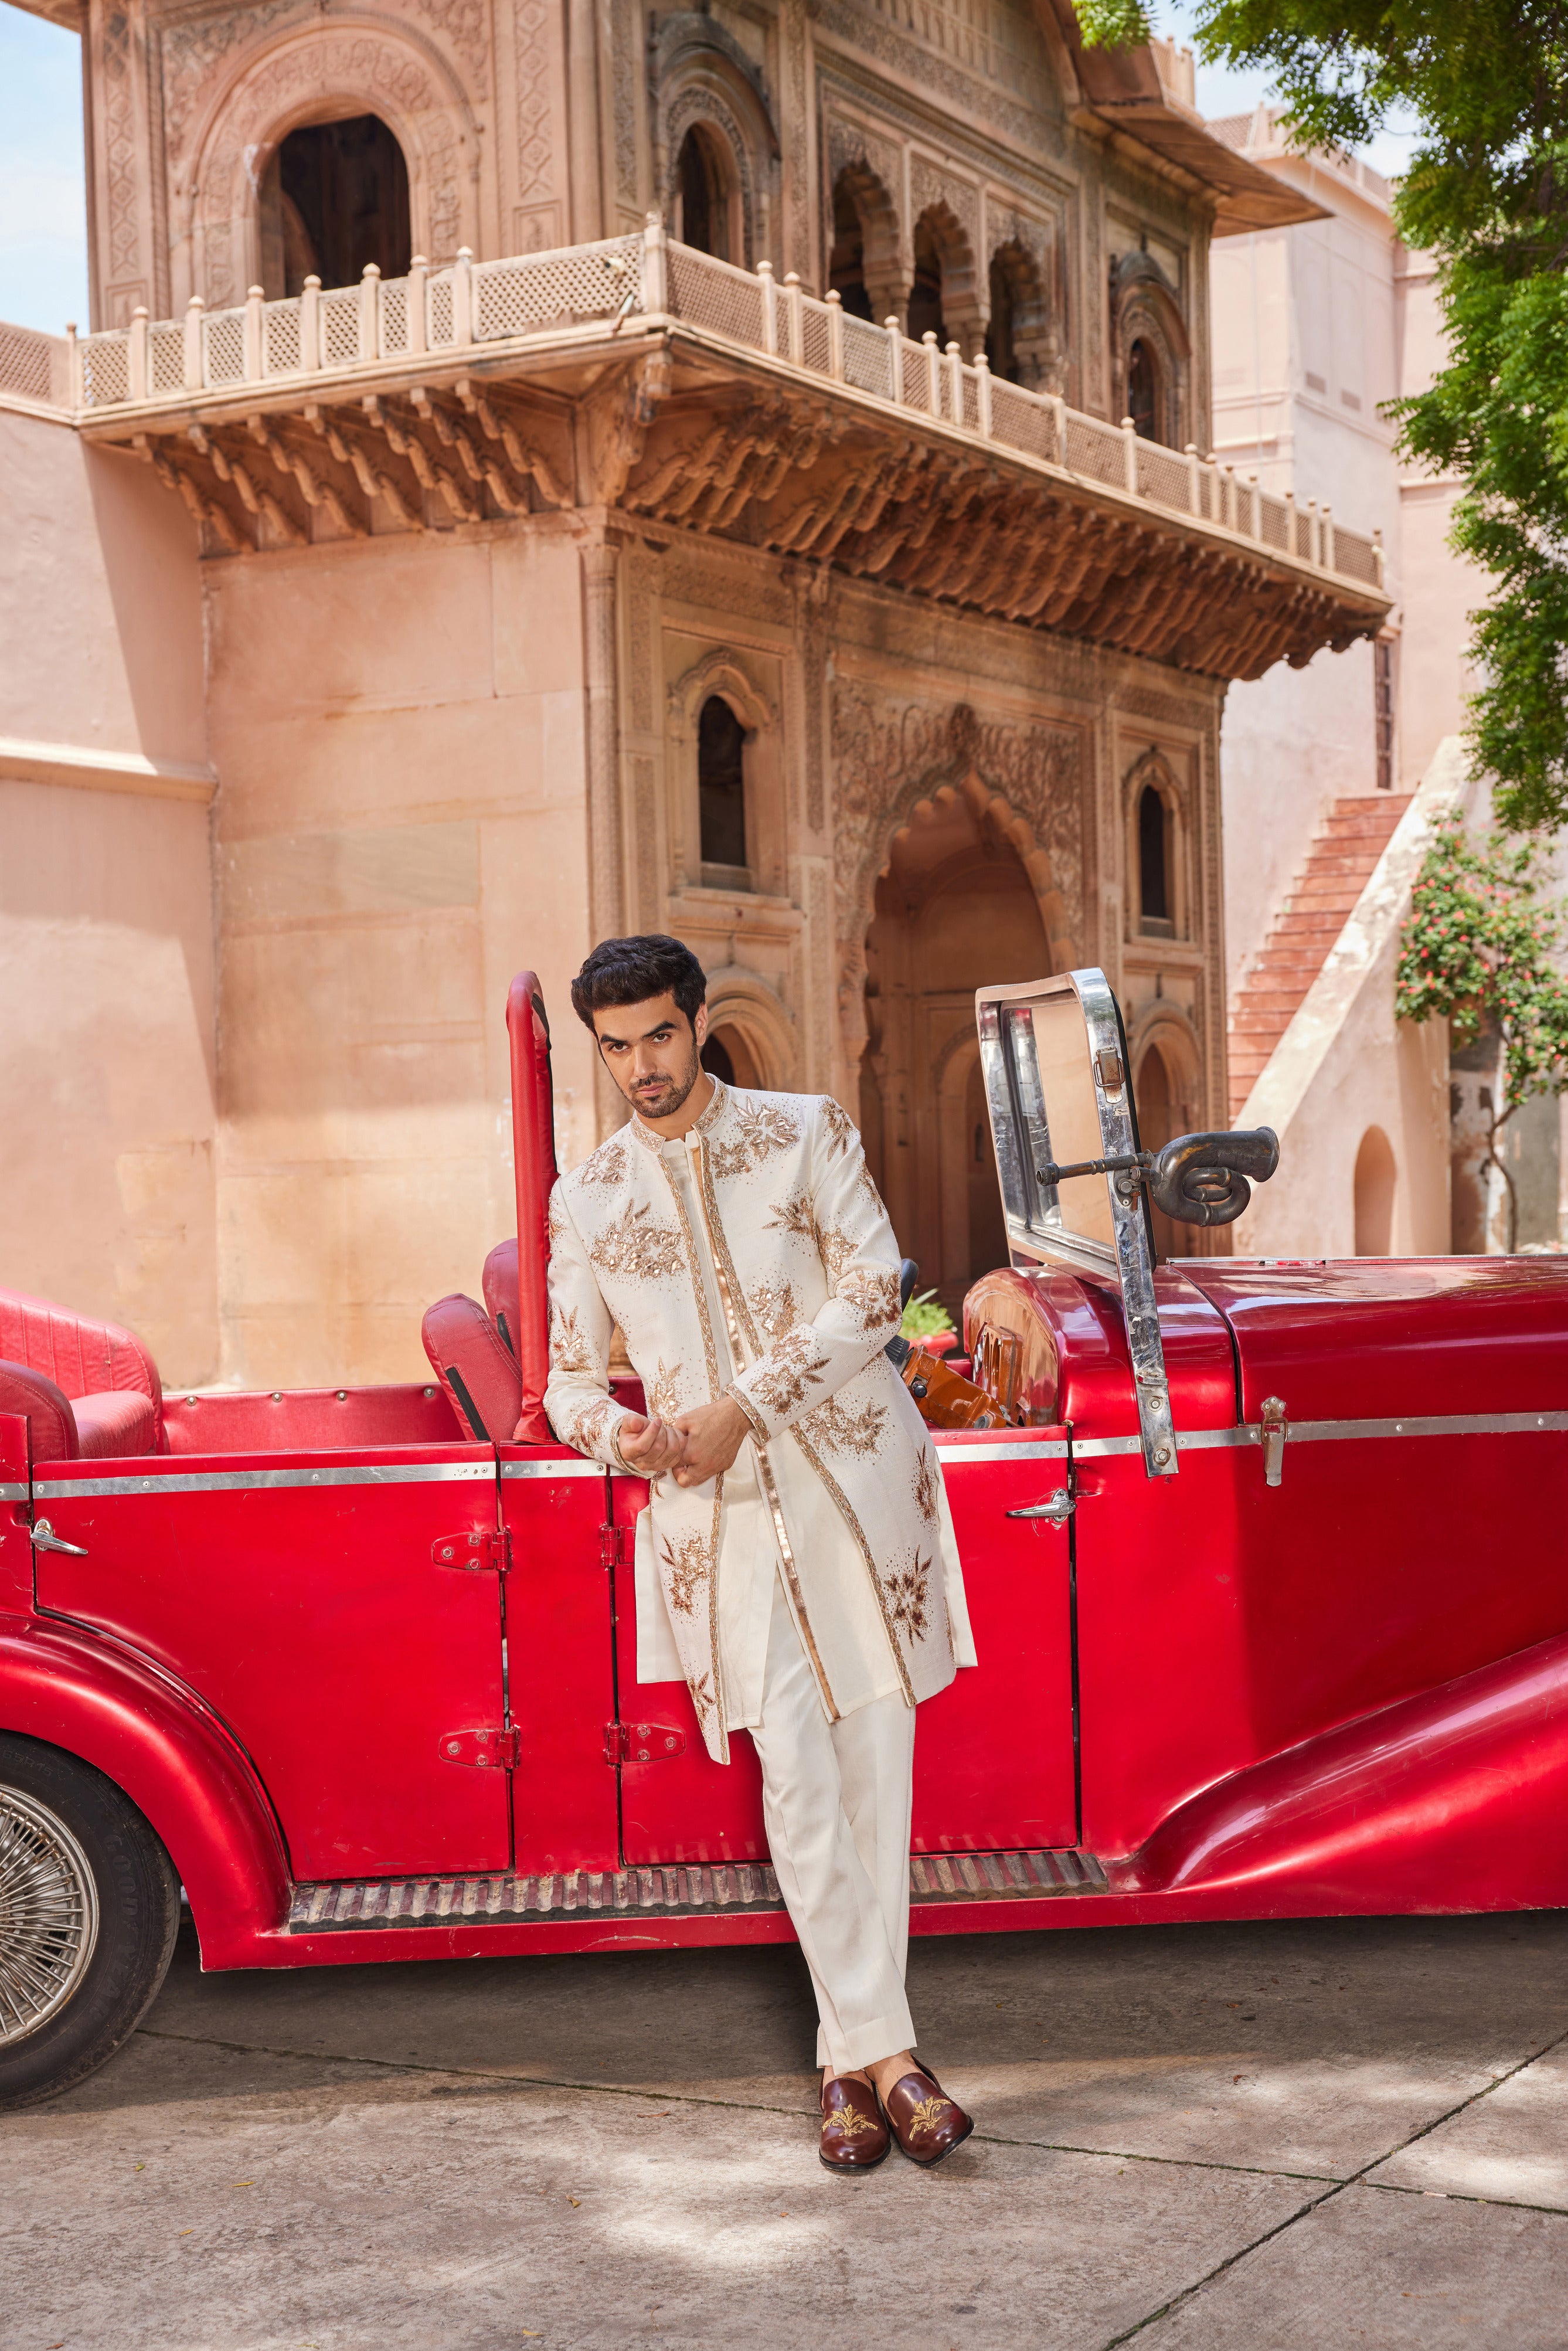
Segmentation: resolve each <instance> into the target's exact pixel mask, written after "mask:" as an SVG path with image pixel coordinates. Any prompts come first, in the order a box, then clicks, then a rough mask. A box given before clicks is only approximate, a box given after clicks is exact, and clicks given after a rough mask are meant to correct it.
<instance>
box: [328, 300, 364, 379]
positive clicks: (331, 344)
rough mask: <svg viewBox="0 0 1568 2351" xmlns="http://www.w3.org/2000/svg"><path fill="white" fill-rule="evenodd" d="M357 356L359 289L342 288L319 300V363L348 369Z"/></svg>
mask: <svg viewBox="0 0 1568 2351" xmlns="http://www.w3.org/2000/svg"><path fill="white" fill-rule="evenodd" d="M359 356H360V289H359V287H357V286H350V287H344V288H342V289H341V290H340V291H339V292H337V293H333V294H323V295H322V297H321V364H322V366H323V367H329V368H340V367H352V366H353V364H354V362H355V360H357V359H358V358H359Z"/></svg>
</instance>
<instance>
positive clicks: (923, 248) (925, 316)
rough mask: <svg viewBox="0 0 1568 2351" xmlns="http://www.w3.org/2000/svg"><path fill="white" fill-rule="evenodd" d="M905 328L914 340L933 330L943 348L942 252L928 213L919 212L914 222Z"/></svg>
mask: <svg viewBox="0 0 1568 2351" xmlns="http://www.w3.org/2000/svg"><path fill="white" fill-rule="evenodd" d="M909 331H910V334H911V335H912V336H913V338H914V340H915V341H916V342H918V341H919V340H920V339H921V337H922V336H923V335H925V334H935V336H936V340H937V343H938V344H939V345H940V346H941V347H942V348H943V349H944V350H946V344H947V327H946V320H945V319H944V318H943V316H942V256H941V255H940V253H939V252H938V251H937V249H936V232H935V231H934V229H933V228H932V225H931V216H930V214H928V213H922V214H921V216H920V218H919V219H918V220H917V221H916V222H915V283H914V285H913V286H912V287H910V289H909Z"/></svg>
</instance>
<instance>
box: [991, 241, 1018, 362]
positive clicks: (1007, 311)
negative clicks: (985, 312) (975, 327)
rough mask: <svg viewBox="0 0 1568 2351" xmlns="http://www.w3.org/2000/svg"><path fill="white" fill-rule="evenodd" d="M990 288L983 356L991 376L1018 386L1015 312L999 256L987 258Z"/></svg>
mask: <svg viewBox="0 0 1568 2351" xmlns="http://www.w3.org/2000/svg"><path fill="white" fill-rule="evenodd" d="M990 287H991V316H990V321H989V323H988V326H987V328H986V357H987V359H988V360H989V361H990V366H991V373H992V374H993V375H999V376H1002V377H1004V378H1005V380H1006V381H1008V382H1009V383H1021V382H1022V381H1023V375H1022V372H1021V370H1020V368H1019V355H1018V346H1017V343H1016V341H1015V340H1014V327H1015V323H1016V313H1015V305H1014V302H1013V281H1012V273H1011V271H1010V270H1009V268H1008V266H1007V264H1006V262H1005V261H1004V260H1003V258H1002V256H1001V255H1000V254H999V253H993V254H992V256H991V270H990Z"/></svg>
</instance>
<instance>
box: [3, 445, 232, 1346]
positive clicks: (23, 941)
mask: <svg viewBox="0 0 1568 2351" xmlns="http://www.w3.org/2000/svg"><path fill="white" fill-rule="evenodd" d="M201 686H202V629H201V593H200V586H199V581H198V578H197V563H196V549H195V542H194V537H193V532H192V529H191V527H190V524H189V522H188V520H187V518H186V517H185V515H184V513H183V509H181V508H180V507H178V506H177V505H176V504H175V503H174V502H173V501H172V499H171V498H170V497H169V496H168V495H167V493H166V492H164V491H163V490H162V489H161V488H160V487H159V486H158V485H157V483H156V482H155V481H153V479H152V475H151V474H150V473H149V472H148V471H147V469H146V468H145V467H143V466H141V465H137V464H135V463H134V462H131V461H128V460H126V459H125V458H123V457H111V456H108V455H103V454H100V453H99V452H96V451H94V450H91V449H89V448H87V447H86V446H84V444H82V443H81V442H80V441H79V440H78V436H77V434H75V433H74V432H72V431H71V430H70V429H69V428H68V427H67V426H64V425H60V424H54V423H47V422H46V421H44V420H43V419H41V418H37V417H31V416H26V415H19V414H16V413H10V412H0V734H3V735H4V736H5V738H6V740H7V742H8V743H9V744H10V745H12V746H15V744H16V743H17V742H18V741H20V742H36V743H41V744H45V745H49V746H55V747H62V748H66V749H75V750H78V751H83V752H87V753H89V754H90V755H93V756H97V757H103V756H106V755H110V756H111V755H114V754H125V753H131V754H136V753H141V754H142V755H143V756H145V757H148V758H152V759H155V760H172V761H174V762H176V763H179V764H183V765H185V766H189V767H195V766H199V765H200V764H201V762H202V761H203V760H204V758H205V734H204V716H203V707H202V692H201ZM8 764H9V766H10V767H11V769H12V773H11V776H10V778H9V779H7V780H4V781H0V1101H3V1102H4V1103H5V1116H4V1118H0V1198H3V1199H4V1201H5V1219H4V1225H3V1227H0V1281H4V1282H5V1283H8V1284H10V1285H12V1286H15V1287H16V1288H19V1289H24V1290H32V1291H34V1292H36V1293H37V1294H41V1295H42V1296H45V1297H48V1298H54V1299H57V1300H58V1301H61V1302H62V1303H63V1304H66V1305H69V1306H74V1307H77V1308H78V1309H79V1310H81V1311H84V1312H88V1313H92V1314H101V1315H105V1316H107V1317H109V1318H110V1319H111V1320H113V1321H116V1322H126V1323H129V1324H131V1326H132V1328H134V1329H136V1330H138V1331H139V1332H141V1336H142V1337H143V1338H144V1339H145V1340H146V1342H147V1343H148V1344H149V1346H150V1347H151V1348H152V1353H153V1354H154V1356H155V1357H156V1359H157V1360H158V1362H159V1364H160V1366H161V1368H162V1372H163V1374H164V1377H165V1380H166V1381H167V1382H168V1384H170V1385H172V1386H175V1387H179V1386H185V1385H189V1384H193V1383H194V1382H198V1381H201V1380H204V1379H206V1378H208V1377H210V1376H211V1374H212V1372H213V1370H214V1366H215V1364H216V1360H217V1325H216V1283H215V1270H214V1243H213V1135H214V1019H213V925H212V881H211V858H210V852H209V843H208V811H207V809H206V807H205V806H204V804H203V803H202V802H201V801H200V800H196V801H193V800H189V799H164V798H160V797H157V796H156V795H155V794H152V793H149V792H146V791H141V790H134V791H123V792H122V791H109V790H101V789H80V788H78V787H77V786H74V785H66V784H62V783H60V782H58V781H57V780H52V779H50V778H48V776H47V770H46V771H44V772H41V773H40V775H39V776H38V777H37V778H32V777H29V776H27V775H26V773H25V772H19V770H24V769H25V767H26V761H25V759H22V760H19V759H18V758H16V754H15V752H14V751H13V754H12V757H11V758H10V760H9V762H8Z"/></svg>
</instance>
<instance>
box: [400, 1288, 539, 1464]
mask: <svg viewBox="0 0 1568 2351" xmlns="http://www.w3.org/2000/svg"><path fill="white" fill-rule="evenodd" d="M419 1335H420V1337H421V1338H422V1339H423V1341H424V1352H425V1353H426V1354H427V1355H428V1356H429V1358H430V1367H431V1369H432V1371H433V1372H434V1374H435V1376H436V1378H437V1379H438V1380H439V1381H440V1382H441V1384H442V1387H443V1388H444V1391H445V1394H446V1400H447V1402H448V1404H450V1405H451V1406H452V1409H453V1411H454V1412H455V1414H456V1415H457V1420H458V1426H460V1427H461V1428H462V1429H463V1430H464V1431H465V1434H467V1435H469V1436H472V1437H477V1439H478V1440H479V1442H480V1444H481V1445H505V1444H506V1443H507V1440H508V1439H509V1438H510V1437H511V1434H512V1431H513V1430H514V1429H515V1428H516V1427H517V1415H518V1413H519V1411H520V1410H521V1408H522V1401H523V1383H522V1376H521V1374H520V1373H519V1372H518V1370H517V1364H516V1362H515V1361H514V1359H513V1357H512V1354H511V1353H510V1351H509V1350H508V1349H507V1347H506V1346H504V1345H503V1344H502V1342H501V1338H500V1335H499V1333H498V1332H497V1329H496V1326H495V1324H494V1323H493V1322H491V1320H490V1318H489V1316H488V1315H487V1314H486V1311H485V1310H484V1308H483V1307H482V1306H479V1305H476V1303H475V1301H474V1300H473V1299H472V1298H465V1297H464V1296H463V1294H462V1292H461V1291H460V1290H458V1291H455V1292H454V1293H453V1295H452V1296H451V1297H450V1298H438V1299H437V1300H436V1301H435V1304H434V1306H432V1307H429V1308H427V1309H426V1311H425V1316H424V1320H423V1322H422V1323H421V1325H420V1332H419Z"/></svg>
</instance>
